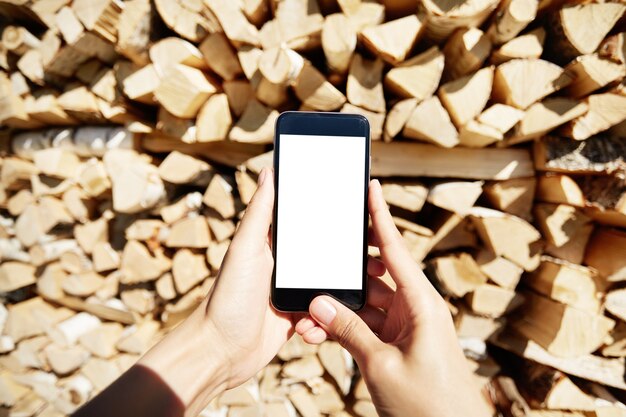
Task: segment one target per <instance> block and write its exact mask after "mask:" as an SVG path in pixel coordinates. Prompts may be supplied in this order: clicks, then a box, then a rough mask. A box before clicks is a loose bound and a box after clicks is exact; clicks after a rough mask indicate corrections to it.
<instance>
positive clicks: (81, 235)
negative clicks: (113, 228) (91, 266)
mask: <svg viewBox="0 0 626 417" xmlns="http://www.w3.org/2000/svg"><path fill="white" fill-rule="evenodd" d="M109 219H110V216H108V215H103V216H102V217H101V218H99V219H98V220H95V221H92V222H87V223H85V224H77V225H76V226H75V227H74V237H75V238H76V242H77V243H78V244H79V245H80V247H81V248H82V250H84V251H85V253H88V254H91V252H92V251H93V248H94V246H95V245H96V243H99V242H107V241H108V240H109V223H108V221H109Z"/></svg>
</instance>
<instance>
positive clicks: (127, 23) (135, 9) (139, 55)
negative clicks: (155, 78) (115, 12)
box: [116, 0, 151, 66]
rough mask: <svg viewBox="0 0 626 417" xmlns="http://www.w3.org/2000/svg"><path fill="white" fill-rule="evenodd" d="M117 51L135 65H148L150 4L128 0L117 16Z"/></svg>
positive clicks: (142, 0) (143, 0)
mask: <svg viewBox="0 0 626 417" xmlns="http://www.w3.org/2000/svg"><path fill="white" fill-rule="evenodd" d="M117 29H118V31H117V44H116V48H117V50H118V51H119V52H120V53H121V54H123V55H124V56H126V57H127V58H129V59H130V60H131V61H133V62H134V63H135V64H137V65H142V66H143V65H146V64H148V47H149V44H150V29H151V19H150V2H149V1H147V0H129V1H126V2H125V3H124V9H123V10H122V13H121V14H120V16H119V23H118V25H117Z"/></svg>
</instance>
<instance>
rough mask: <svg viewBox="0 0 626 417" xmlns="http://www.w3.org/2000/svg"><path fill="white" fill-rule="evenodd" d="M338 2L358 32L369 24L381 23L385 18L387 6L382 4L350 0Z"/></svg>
mask: <svg viewBox="0 0 626 417" xmlns="http://www.w3.org/2000/svg"><path fill="white" fill-rule="evenodd" d="M337 3H338V4H339V8H340V9H341V11H342V12H343V13H344V14H345V15H346V16H348V19H349V21H350V24H351V25H352V26H353V27H354V29H355V30H356V31H357V32H360V31H362V30H363V29H365V28H367V27H369V26H376V25H380V24H381V23H383V21H384V20H385V6H383V5H382V4H379V3H376V2H354V1H350V0H347V1H343V0H338V1H337Z"/></svg>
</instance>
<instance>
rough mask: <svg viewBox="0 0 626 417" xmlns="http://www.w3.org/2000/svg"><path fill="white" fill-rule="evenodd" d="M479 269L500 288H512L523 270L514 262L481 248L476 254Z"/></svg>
mask: <svg viewBox="0 0 626 417" xmlns="http://www.w3.org/2000/svg"><path fill="white" fill-rule="evenodd" d="M476 263H477V264H478V267H479V268H480V270H481V271H482V272H483V274H485V275H486V276H487V277H488V278H489V279H490V280H491V281H493V282H495V283H496V284H498V285H499V286H501V287H502V288H508V289H510V290H514V289H515V287H517V283H518V282H519V280H520V278H521V277H522V273H523V272H524V270H523V269H522V268H521V267H519V266H517V265H516V264H515V263H513V262H511V261H509V260H507V259H505V258H503V257H501V256H497V255H496V254H494V253H492V252H490V251H488V250H481V251H480V252H479V253H478V255H477V256H476Z"/></svg>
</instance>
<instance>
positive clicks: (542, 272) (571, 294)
mask: <svg viewBox="0 0 626 417" xmlns="http://www.w3.org/2000/svg"><path fill="white" fill-rule="evenodd" d="M525 282H526V284H528V286H530V288H532V289H534V290H535V291H537V292H539V293H540V294H543V295H545V296H546V297H549V298H551V299H553V300H555V301H558V302H561V303H563V304H567V305H569V306H572V307H575V308H578V309H581V310H585V311H588V312H590V313H594V314H597V313H599V312H600V296H601V295H602V294H603V293H604V290H605V284H604V282H602V281H601V280H600V278H599V277H598V276H597V274H596V273H595V272H594V271H593V270H591V269H589V268H585V267H583V266H579V265H576V264H572V263H568V262H564V261H561V260H558V259H554V258H549V257H545V258H543V259H542V260H541V264H540V265H539V267H538V268H537V269H536V270H535V271H534V272H533V273H531V274H530V275H529V276H528V277H527V278H526V279H525Z"/></svg>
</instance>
